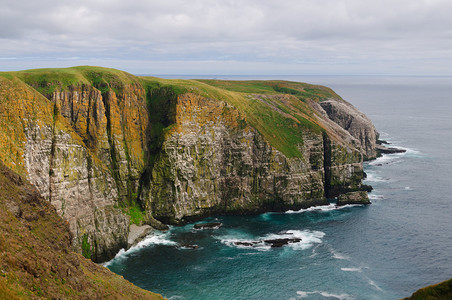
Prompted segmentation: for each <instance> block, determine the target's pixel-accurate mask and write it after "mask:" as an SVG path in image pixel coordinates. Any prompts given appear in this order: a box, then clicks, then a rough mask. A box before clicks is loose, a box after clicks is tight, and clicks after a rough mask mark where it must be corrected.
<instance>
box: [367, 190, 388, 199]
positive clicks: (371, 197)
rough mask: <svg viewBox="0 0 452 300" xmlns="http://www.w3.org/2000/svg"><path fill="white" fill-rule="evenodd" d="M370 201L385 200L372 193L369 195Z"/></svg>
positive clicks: (383, 197) (381, 196)
mask: <svg viewBox="0 0 452 300" xmlns="http://www.w3.org/2000/svg"><path fill="white" fill-rule="evenodd" d="M369 199H370V200H383V199H386V198H385V196H383V195H378V194H374V193H373V192H371V193H369Z"/></svg>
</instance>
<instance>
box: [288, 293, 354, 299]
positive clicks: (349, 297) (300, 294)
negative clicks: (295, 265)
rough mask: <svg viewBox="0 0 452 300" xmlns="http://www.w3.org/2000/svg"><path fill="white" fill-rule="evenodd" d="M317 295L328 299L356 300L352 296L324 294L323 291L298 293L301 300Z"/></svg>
mask: <svg viewBox="0 0 452 300" xmlns="http://www.w3.org/2000/svg"><path fill="white" fill-rule="evenodd" d="M315 294H318V295H321V296H323V297H326V298H336V299H339V300H354V299H355V298H353V297H352V296H350V295H349V294H345V293H343V294H339V295H338V294H332V293H329V292H322V291H314V292H304V291H297V295H298V298H299V299H300V298H307V297H309V295H315Z"/></svg>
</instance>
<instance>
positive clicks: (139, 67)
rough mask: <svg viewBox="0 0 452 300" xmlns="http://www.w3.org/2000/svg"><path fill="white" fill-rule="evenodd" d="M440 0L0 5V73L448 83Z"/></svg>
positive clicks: (447, 6) (0, 1) (447, 30)
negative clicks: (419, 78)
mask: <svg viewBox="0 0 452 300" xmlns="http://www.w3.org/2000/svg"><path fill="white" fill-rule="evenodd" d="M451 15H452V1H450V0H372V1H369V0H240V1H239V0H189V1H182V0H128V1H125V0H39V1H36V0H0V71H13V70H24V69H32V68H45V67H69V66H77V65H96V66H104V67H112V68H117V69H121V70H124V71H128V72H131V73H133V74H150V75H164V74H174V75H177V74H180V75H188V74H195V75H196V74H199V75H209V74H218V75H222V74H223V75H225V74H228V75H270V74H274V75H446V76H450V75H452V17H451Z"/></svg>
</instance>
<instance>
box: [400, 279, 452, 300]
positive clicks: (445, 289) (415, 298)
mask: <svg viewBox="0 0 452 300" xmlns="http://www.w3.org/2000/svg"><path fill="white" fill-rule="evenodd" d="M448 299H452V279H449V280H446V281H443V282H441V283H438V284H435V285H431V286H427V287H425V288H422V289H419V290H418V291H416V292H415V293H413V295H411V297H408V298H404V300H448Z"/></svg>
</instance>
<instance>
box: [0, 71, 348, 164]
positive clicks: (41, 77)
mask: <svg viewBox="0 0 452 300" xmlns="http://www.w3.org/2000/svg"><path fill="white" fill-rule="evenodd" d="M0 75H1V76H16V77H18V78H20V79H21V80H23V81H24V82H26V83H28V84H29V85H31V86H33V87H34V88H35V89H37V90H38V91H39V92H40V93H41V94H44V95H46V96H47V97H49V95H50V94H51V93H52V92H54V91H55V90H57V89H67V88H69V87H70V86H71V85H80V84H90V85H93V86H94V87H96V88H97V89H99V90H100V91H101V92H102V93H106V92H107V91H109V90H114V91H115V92H116V93H120V92H121V90H122V88H123V87H124V86H125V85H128V84H136V85H140V86H141V87H142V88H143V89H144V90H145V91H151V90H154V89H161V88H166V89H168V90H171V91H172V92H173V93H174V94H175V95H180V94H183V93H186V92H190V93H195V94H199V95H201V96H204V97H206V98H210V99H215V100H217V101H224V102H227V103H229V104H232V105H233V106H234V107H235V108H237V109H238V110H239V111H240V112H241V113H242V115H243V117H244V120H246V123H247V124H248V125H250V126H251V127H253V128H255V129H256V130H257V131H259V132H260V133H261V134H262V135H263V136H264V138H265V139H266V140H267V141H268V142H269V143H270V144H271V145H272V146H273V147H275V148H276V149H278V150H279V151H281V152H282V153H283V154H285V155H286V156H288V157H301V156H302V154H301V153H300V151H299V150H298V149H299V147H298V146H299V145H302V144H303V133H302V132H303V130H306V129H307V130H313V131H315V132H321V131H323V130H324V129H323V128H322V125H321V124H319V123H318V122H317V121H316V120H315V119H314V118H313V117H312V116H313V114H314V112H313V110H312V109H311V107H310V106H309V104H308V102H309V101H316V102H319V101H323V100H325V99H329V98H337V99H340V97H339V96H338V95H337V94H336V93H334V92H333V91H332V90H331V89H329V88H327V87H323V86H318V85H311V84H306V83H299V82H290V81H275V80H274V81H262V80H257V81H224V80H180V79H172V80H169V79H161V78H155V77H137V76H133V75H131V74H129V73H126V72H123V71H120V70H115V69H108V68H102V67H91V66H80V67H72V68H64V69H37V70H27V71H19V72H9V73H0ZM282 94H284V95H288V96H289V97H278V95H282ZM147 95H149V93H147ZM256 95H266V97H257V96H256ZM148 101H149V99H148ZM148 106H149V103H148Z"/></svg>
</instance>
